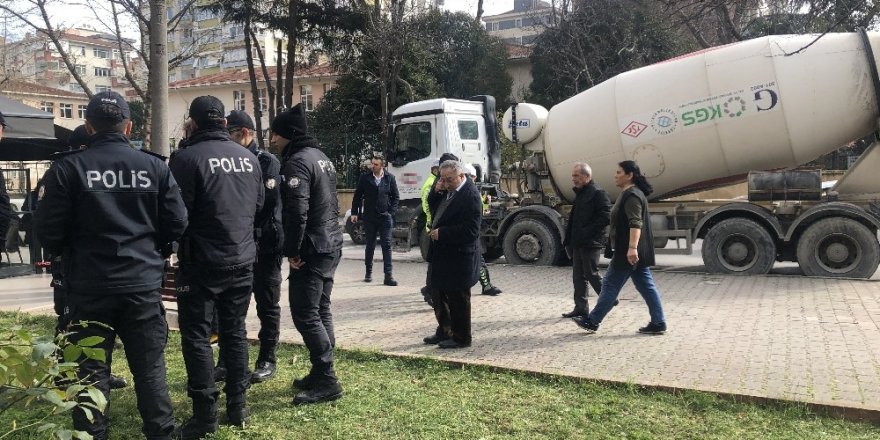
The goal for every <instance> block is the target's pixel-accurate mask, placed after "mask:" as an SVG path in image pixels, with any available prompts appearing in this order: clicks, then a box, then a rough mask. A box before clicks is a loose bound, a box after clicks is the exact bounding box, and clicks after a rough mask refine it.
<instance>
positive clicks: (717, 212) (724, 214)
mask: <svg viewBox="0 0 880 440" xmlns="http://www.w3.org/2000/svg"><path fill="white" fill-rule="evenodd" d="M732 217H746V218H751V219H753V220H757V221H758V223H760V224H762V225H765V226H767V227H769V228H770V229H772V232H773V233H774V234H773V235H774V237H775V238H781V237H782V236H783V231H782V225H781V224H779V220H778V219H777V218H776V216H774V215H773V214H772V213H771V212H770V211H768V210H767V209H766V208H764V207H762V206H759V205H754V204H751V203H745V202H743V203H731V204H729V205H724V206H721V207H719V208H716V209H714V210H712V211H709V213H707V214H706V216H705V217H703V218H701V219H700V221H699V222H698V223H697V227H695V228H694V235H693V236H692V240H694V241H696V240H697V238H699V237H703V236H705V235H706V231H708V225H711V224H714V223H716V222H718V221H720V220H724V219H727V218H732Z"/></svg>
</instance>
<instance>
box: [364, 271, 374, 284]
mask: <svg viewBox="0 0 880 440" xmlns="http://www.w3.org/2000/svg"><path fill="white" fill-rule="evenodd" d="M364 282H366V283H372V282H373V273H372V272H367V273H366V274H364Z"/></svg>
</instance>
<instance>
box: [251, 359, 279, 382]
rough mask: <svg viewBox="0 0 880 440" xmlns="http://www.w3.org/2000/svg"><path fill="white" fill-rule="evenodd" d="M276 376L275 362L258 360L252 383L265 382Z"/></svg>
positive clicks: (252, 374)
mask: <svg viewBox="0 0 880 440" xmlns="http://www.w3.org/2000/svg"><path fill="white" fill-rule="evenodd" d="M273 376H275V363H273V362H257V369H256V370H254V372H253V373H251V383H260V382H265V381H267V380H269V379H271V378H272V377H273Z"/></svg>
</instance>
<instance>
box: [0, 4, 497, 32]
mask: <svg viewBox="0 0 880 440" xmlns="http://www.w3.org/2000/svg"><path fill="white" fill-rule="evenodd" d="M0 1H4V2H5V1H9V0H0ZM11 1H12V4H13V5H15V4H17V3H18V4H22V5H24V4H28V2H27V1H26V0H11ZM82 1H88V0H80V1H76V0H74V1H69V0H62V1H58V2H54V3H52V4H51V5H50V8H49V16H50V17H51V19H52V23H53V24H55V23H59V24H63V25H64V26H65V27H66V26H79V25H82V24H93V25H95V27H96V28H99V29H100V28H102V27H101V26H100V24H97V23H94V22H95V17H94V15H93V14H92V12H91V10H90V9H88V8H87V7H85V6H83V5H82V4H81V2H82ZM513 1H514V0H484V2H483V10H484V12H483V15H484V16H489V15H495V14H500V13H502V12H505V11H509V10H511V9H513ZM443 8H444V9H446V10H452V11H464V12H468V13H470V14H471V15H475V14H476V13H477V0H445V4H444V6H443ZM2 32H3V29H2V22H0V34H2ZM133 36H134V37H136V35H133Z"/></svg>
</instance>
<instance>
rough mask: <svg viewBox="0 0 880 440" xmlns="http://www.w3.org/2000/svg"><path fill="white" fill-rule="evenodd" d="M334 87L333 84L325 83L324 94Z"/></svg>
mask: <svg viewBox="0 0 880 440" xmlns="http://www.w3.org/2000/svg"><path fill="white" fill-rule="evenodd" d="M332 88H333V84H324V94H325V95H326V94H327V92H329V91H330V89H332Z"/></svg>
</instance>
